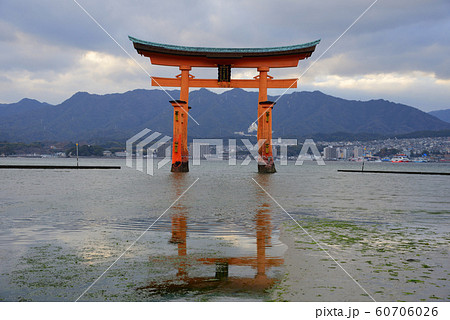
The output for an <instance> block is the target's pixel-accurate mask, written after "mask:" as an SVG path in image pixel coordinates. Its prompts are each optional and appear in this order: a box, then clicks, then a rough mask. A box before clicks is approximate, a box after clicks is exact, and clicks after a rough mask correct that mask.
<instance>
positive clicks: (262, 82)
mask: <svg viewBox="0 0 450 320" xmlns="http://www.w3.org/2000/svg"><path fill="white" fill-rule="evenodd" d="M258 71H259V97H258V102H259V103H258V131H257V139H258V155H259V156H258V172H259V173H275V172H277V170H275V163H274V161H273V153H272V110H273V106H274V105H275V103H274V102H271V101H267V80H268V77H270V76H269V75H268V74H267V73H268V72H269V68H267V67H259V68H258Z"/></svg>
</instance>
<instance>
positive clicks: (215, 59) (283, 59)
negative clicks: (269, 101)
mask: <svg viewBox="0 0 450 320" xmlns="http://www.w3.org/2000/svg"><path fill="white" fill-rule="evenodd" d="M128 38H129V39H130V40H131V41H132V42H133V45H134V48H135V49H136V50H137V52H138V53H139V54H141V55H144V56H146V57H149V58H150V59H151V62H152V63H153V64H157V65H167V66H181V65H184V66H191V67H214V66H217V65H221V64H229V65H231V66H232V67H234V68H253V67H270V68H283V67H296V66H297V64H298V61H299V60H301V59H306V58H308V57H310V56H311V54H312V53H313V52H314V50H315V49H316V45H317V44H319V42H320V40H316V41H313V42H308V43H304V44H297V45H292V46H283V47H269V48H210V47H187V46H177V45H171V44H162V43H155V42H149V41H144V40H139V39H136V38H133V37H131V36H128Z"/></svg>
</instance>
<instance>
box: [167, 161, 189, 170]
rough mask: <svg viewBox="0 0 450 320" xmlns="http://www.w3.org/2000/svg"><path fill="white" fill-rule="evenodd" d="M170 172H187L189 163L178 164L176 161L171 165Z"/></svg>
mask: <svg viewBox="0 0 450 320" xmlns="http://www.w3.org/2000/svg"><path fill="white" fill-rule="evenodd" d="M170 171H171V172H189V162H187V161H186V162H180V161H177V162H175V163H172V169H170Z"/></svg>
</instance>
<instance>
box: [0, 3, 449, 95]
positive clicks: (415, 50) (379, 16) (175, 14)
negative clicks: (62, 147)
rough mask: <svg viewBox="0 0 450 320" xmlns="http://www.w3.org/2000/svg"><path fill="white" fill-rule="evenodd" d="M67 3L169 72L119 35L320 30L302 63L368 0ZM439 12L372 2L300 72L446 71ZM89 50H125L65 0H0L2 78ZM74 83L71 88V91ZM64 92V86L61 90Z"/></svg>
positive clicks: (47, 71) (237, 36)
mask: <svg viewBox="0 0 450 320" xmlns="http://www.w3.org/2000/svg"><path fill="white" fill-rule="evenodd" d="M77 1H78V2H79V3H80V4H81V5H82V6H83V7H84V8H85V9H86V10H87V11H88V12H89V13H90V14H91V15H92V16H93V17H95V19H96V20H97V21H98V22H99V23H100V24H101V25H102V26H103V27H104V28H105V30H107V31H108V32H109V33H110V34H111V36H113V37H114V38H115V39H116V40H117V41H118V42H119V44H120V45H122V46H123V47H124V48H125V49H126V50H127V51H128V52H130V53H131V54H132V56H133V57H134V58H135V59H137V61H138V62H139V63H140V64H142V65H144V66H145V68H146V69H147V70H152V72H153V71H154V70H156V72H161V73H163V74H171V73H173V72H174V71H173V70H171V69H170V70H169V71H166V70H161V69H158V68H155V67H153V66H150V64H149V62H148V60H147V59H144V58H141V57H139V56H138V55H137V54H136V52H135V51H134V49H133V48H132V45H131V43H130V41H128V38H127V36H128V35H132V36H135V37H137V38H141V39H144V40H150V41H155V42H163V43H174V44H181V45H192V46H218V47H255V46H258V47H259V46H279V45H289V44H296V43H303V42H309V41H313V40H316V39H318V38H321V39H322V42H321V44H320V45H319V46H318V47H317V50H316V53H315V54H314V55H313V57H312V58H311V59H310V60H309V62H305V61H303V62H301V67H302V68H304V67H305V66H306V65H308V63H311V62H312V61H313V60H314V59H316V58H317V57H318V56H319V55H320V54H322V53H323V52H324V51H325V50H326V49H327V48H328V47H329V46H330V45H331V44H332V43H333V41H335V40H336V38H337V37H338V36H339V35H340V34H341V33H342V32H343V31H344V30H345V29H346V28H347V27H348V26H349V25H350V24H351V23H352V22H353V21H354V20H355V19H356V18H357V17H358V16H359V15H360V14H361V13H362V12H363V11H364V10H365V9H366V8H367V7H368V6H369V5H370V4H372V3H373V0H345V1H335V0H322V1H317V0H303V1H298V0H286V1H273V0H248V1H238V0H228V1H143V0H131V1H106V0H100V1H88V0H77ZM448 12H450V2H449V1H448V0H434V1H429V0H396V1H383V0H380V1H378V2H377V3H376V4H375V5H374V6H373V7H372V9H370V10H369V11H368V12H367V13H366V14H365V16H364V17H363V18H362V19H361V20H360V21H358V23H356V24H355V25H354V26H353V27H352V28H351V29H350V30H349V31H348V32H347V33H346V34H345V35H344V36H343V37H342V39H340V40H339V41H338V42H337V43H336V44H335V45H334V46H333V47H332V48H331V49H330V50H329V51H328V52H327V53H326V54H325V55H324V56H323V59H321V60H320V61H318V62H317V64H316V65H315V66H314V67H313V68H312V69H311V70H310V71H309V72H308V73H309V74H308V75H306V76H305V78H306V79H309V81H314V76H320V77H323V76H326V75H336V76H340V77H352V76H362V75H365V74H380V73H403V74H412V72H414V71H419V72H424V73H429V74H434V75H435V76H436V77H437V78H439V79H450V57H449V55H448V52H450V37H449V36H448V30H450V19H449V17H448ZM90 51H92V52H98V53H101V54H103V55H105V54H107V55H112V56H117V57H121V58H127V55H126V54H125V53H124V52H123V51H122V49H121V48H119V46H117V44H116V43H114V41H112V40H111V39H110V38H109V37H108V35H106V34H105V32H104V31H103V30H101V29H100V28H99V27H98V26H97V25H96V24H95V22H93V21H92V20H91V19H90V18H89V17H88V15H86V13H85V12H83V10H82V9H80V7H79V6H78V5H77V4H76V3H75V1H73V0H65V1H57V0H40V1H33V0H11V1H1V2H0V73H3V74H5V76H4V78H5V79H6V78H7V79H12V78H13V77H14V76H16V75H17V74H18V72H19V73H20V71H22V76H23V74H25V73H26V74H29V73H36V74H35V75H34V77H46V76H48V75H53V77H56V75H60V76H61V75H62V74H65V75H68V74H71V73H72V74H74V75H75V74H77V72H76V68H79V65H80V63H81V62H80V61H81V60H80V59H82V57H83V55H84V54H86V52H90ZM117 61H122V60H117ZM116 69H117V68H112V69H111V70H116ZM136 70H139V68H136V69H135V70H134V71H131V69H129V71H128V72H129V73H128V76H127V75H126V74H125V73H123V72H122V73H119V74H120V77H119V76H118V77H114V76H112V75H111V74H109V75H108V77H106V76H105V78H104V79H95V81H97V82H98V83H102V81H104V83H105V85H110V83H111V82H110V81H111V79H114V78H117V79H122V80H121V82H123V81H124V80H123V79H133V77H134V76H135V74H134V73H133V72H136ZM302 70H304V69H302ZM12 72H13V73H12ZM139 72H140V71H139ZM202 72H203V71H200V73H202ZM287 72H288V73H292V70H289V71H287ZM296 72H297V73H300V71H298V70H297V71H296ZM281 74H282V73H281ZM96 76H99V75H98V74H96ZM144 76H145V75H144ZM66 77H68V76H66ZM41 80H42V81H43V82H45V81H53V80H54V79H48V78H42V79H41ZM0 81H1V79H0ZM2 83H4V84H6V82H2ZM75 83H78V82H77V81H75V80H74V86H75ZM130 83H131V82H130ZM143 85H147V83H145V84H143ZM8 86H11V84H10V83H9V84H8ZM9 89H10V91H14V90H16V95H17V97H18V98H19V96H20V97H23V96H27V92H20V90H21V89H20V87H17V88H15V87H14V86H12V87H10V88H9ZM77 90H79V88H77V87H73V91H77ZM105 90H106V91H107V88H105ZM349 90H350V89H349ZM447 91H450V90H447ZM348 92H351V90H350V91H348ZM0 93H1V92H0ZM71 93H72V92H67V96H70V94H71ZM50 94H51V93H49V95H50ZM61 94H62V93H61ZM423 94H425V92H424V93H423ZM8 95H9V96H10V95H11V93H8ZM442 96H443V95H442ZM442 99H444V96H443V98H442ZM442 104H444V100H442Z"/></svg>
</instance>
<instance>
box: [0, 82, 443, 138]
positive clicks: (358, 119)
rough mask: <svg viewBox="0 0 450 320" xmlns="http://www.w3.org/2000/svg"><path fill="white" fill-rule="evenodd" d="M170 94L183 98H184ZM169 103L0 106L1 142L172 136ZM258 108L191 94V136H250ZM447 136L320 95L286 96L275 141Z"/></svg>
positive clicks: (248, 101) (429, 120)
mask: <svg viewBox="0 0 450 320" xmlns="http://www.w3.org/2000/svg"><path fill="white" fill-rule="evenodd" d="M168 93H169V94H170V95H171V96H172V97H173V98H178V97H179V91H175V90H174V91H168ZM277 98H278V97H277V96H272V97H269V100H272V101H276V100H277ZM169 100H172V98H170V97H169V96H168V95H167V94H166V93H165V92H164V91H162V90H144V89H137V90H133V91H128V92H125V93H122V94H117V93H116V94H106V95H96V94H89V93H86V92H78V93H76V94H74V95H73V96H72V97H70V98H69V99H67V100H66V101H64V102H63V103H61V104H59V105H50V104H46V103H40V102H38V101H36V100H30V99H23V100H21V101H19V102H17V103H13V104H0V141H10V142H13V141H22V142H31V141H86V142H89V143H96V142H98V141H106V140H118V141H125V140H126V139H128V138H129V137H131V136H133V135H134V134H135V133H137V132H139V131H140V130H142V129H143V128H149V129H151V130H153V131H158V132H161V133H163V134H166V135H172V113H173V111H172V107H171V105H170V103H169ZM257 101H258V93H257V92H247V91H244V90H242V89H233V90H229V91H226V92H224V93H221V94H216V93H214V92H211V91H209V90H206V89H200V90H197V91H193V92H191V94H190V101H189V105H190V106H191V107H192V109H191V110H190V112H189V114H190V115H191V116H192V118H193V119H195V121H197V123H198V124H196V123H195V121H194V120H193V119H189V123H188V127H189V129H188V133H189V136H190V137H191V138H218V137H231V136H235V132H247V129H248V127H249V126H250V125H251V123H252V122H253V121H255V120H256V114H257ZM449 129H450V124H449V123H447V122H444V121H442V120H439V119H437V118H436V117H434V116H432V115H430V114H427V113H425V112H422V111H420V110H418V109H415V108H413V107H409V106H406V105H402V104H397V103H393V102H389V101H385V100H371V101H352V100H345V99H341V98H336V97H332V96H329V95H326V94H324V93H322V92H319V91H314V92H294V93H291V94H286V95H284V96H283V97H282V98H280V99H279V100H278V101H277V104H276V105H275V107H274V110H273V130H274V137H279V136H282V137H300V136H306V135H313V134H329V133H335V132H341V133H342V132H344V133H350V134H360V133H367V134H383V135H387V134H390V135H393V134H398V135H400V134H405V133H410V132H413V131H436V130H449Z"/></svg>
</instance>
